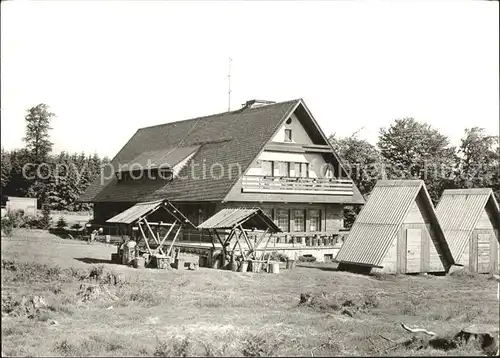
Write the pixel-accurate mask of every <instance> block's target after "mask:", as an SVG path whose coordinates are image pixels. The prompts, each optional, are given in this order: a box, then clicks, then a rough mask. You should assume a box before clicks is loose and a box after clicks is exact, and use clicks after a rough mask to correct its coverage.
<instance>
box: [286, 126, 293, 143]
mask: <svg viewBox="0 0 500 358" xmlns="http://www.w3.org/2000/svg"><path fill="white" fill-rule="evenodd" d="M291 141H292V130H291V129H285V142H291Z"/></svg>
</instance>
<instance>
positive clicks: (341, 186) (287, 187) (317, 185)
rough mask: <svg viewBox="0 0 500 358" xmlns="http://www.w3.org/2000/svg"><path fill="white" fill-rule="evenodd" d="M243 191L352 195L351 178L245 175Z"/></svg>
mask: <svg viewBox="0 0 500 358" xmlns="http://www.w3.org/2000/svg"><path fill="white" fill-rule="evenodd" d="M241 191H242V192H243V193H275V194H313V195H318V194H321V195H341V196H351V195H353V183H352V180H349V179H346V180H343V179H327V178H321V179H320V178H290V177H265V176H251V175H247V176H244V177H243V178H242V188H241Z"/></svg>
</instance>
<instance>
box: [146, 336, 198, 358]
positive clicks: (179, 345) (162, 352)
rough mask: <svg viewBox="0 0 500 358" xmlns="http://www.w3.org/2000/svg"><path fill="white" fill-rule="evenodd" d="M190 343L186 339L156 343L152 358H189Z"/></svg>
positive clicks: (173, 339) (172, 339)
mask: <svg viewBox="0 0 500 358" xmlns="http://www.w3.org/2000/svg"><path fill="white" fill-rule="evenodd" d="M191 349H192V343H191V341H190V340H189V338H188V337H185V338H183V339H179V338H175V337H174V338H171V339H170V341H167V342H165V341H158V342H157V344H156V348H155V351H154V353H153V356H154V357H189V356H190V355H191V354H190V352H191Z"/></svg>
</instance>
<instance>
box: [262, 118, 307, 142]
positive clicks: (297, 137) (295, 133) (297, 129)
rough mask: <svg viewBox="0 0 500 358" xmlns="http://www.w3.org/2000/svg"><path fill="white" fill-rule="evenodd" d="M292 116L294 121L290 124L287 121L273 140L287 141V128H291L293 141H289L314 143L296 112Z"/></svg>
mask: <svg viewBox="0 0 500 358" xmlns="http://www.w3.org/2000/svg"><path fill="white" fill-rule="evenodd" d="M290 118H291V119H292V122H291V123H290V124H286V121H285V122H284V123H283V125H282V126H281V128H280V129H279V130H278V132H277V133H276V135H275V136H274V137H273V139H271V142H279V143H285V129H291V130H292V141H291V142H287V143H300V144H314V143H313V141H312V140H311V138H309V136H308V135H307V132H306V130H305V129H304V127H302V124H301V123H300V121H299V120H298V119H297V117H296V116H295V114H292V115H291V116H290Z"/></svg>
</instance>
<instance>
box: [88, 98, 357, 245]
mask: <svg viewBox="0 0 500 358" xmlns="http://www.w3.org/2000/svg"><path fill="white" fill-rule="evenodd" d="M158 199H168V200H169V201H171V202H173V203H174V204H175V205H176V207H177V208H178V209H179V210H180V211H181V212H182V213H183V214H184V215H186V217H187V218H189V220H190V221H191V222H192V223H193V224H195V225H199V224H201V223H202V222H203V221H204V220H206V219H208V218H209V217H210V216H212V215H214V214H215V213H216V212H218V211H219V210H221V209H223V208H227V207H260V208H261V209H262V210H263V211H264V212H265V213H266V214H267V215H268V216H269V217H271V218H272V219H273V220H274V222H275V223H276V224H277V225H278V226H279V227H280V228H281V229H282V230H283V232H285V233H288V234H290V235H293V236H297V237H300V236H302V237H307V236H314V234H328V233H336V232H338V231H339V229H342V228H343V208H344V205H346V204H348V205H352V204H363V203H364V199H363V197H362V195H361V194H360V192H359V190H358V189H357V188H356V186H355V185H354V184H353V182H352V180H351V179H350V178H349V175H348V173H347V172H346V168H344V167H343V166H342V164H341V162H340V160H339V158H338V156H337V154H336V153H335V151H334V150H333V148H332V147H331V145H330V144H329V142H328V140H327V137H326V136H325V134H324V133H323V131H322V130H321V128H320V127H319V125H318V123H317V122H316V120H315V119H314V117H313V116H312V114H311V112H310V111H309V109H308V108H307V106H306V104H305V103H304V101H303V100H302V99H297V100H292V101H286V102H280V103H274V102H268V101H258V100H252V101H248V102H247V103H246V104H245V105H243V106H242V108H241V109H238V110H235V111H231V112H225V113H220V114H214V115H210V116H206V117H199V118H193V119H189V120H182V121H177V122H170V123H166V124H161V125H156V126H152V127H146V128H141V129H139V130H138V131H137V132H136V133H135V134H134V135H133V136H132V138H130V140H129V141H128V142H127V143H126V144H125V146H124V147H123V148H122V149H121V150H120V151H119V153H118V154H117V155H116V156H115V157H114V158H113V160H112V161H111V165H110V167H108V168H105V170H104V171H103V175H102V176H101V177H100V178H98V179H96V180H95V182H94V183H93V184H92V185H91V186H90V187H89V188H88V189H87V191H86V192H85V193H84V194H83V195H82V197H81V198H80V201H83V202H91V203H94V220H95V222H97V223H104V222H105V221H106V220H107V219H109V218H111V217H113V216H114V215H116V214H118V213H120V212H122V211H123V210H126V209H127V208H129V207H131V206H132V205H134V204H136V203H138V202H146V201H152V200H158Z"/></svg>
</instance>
